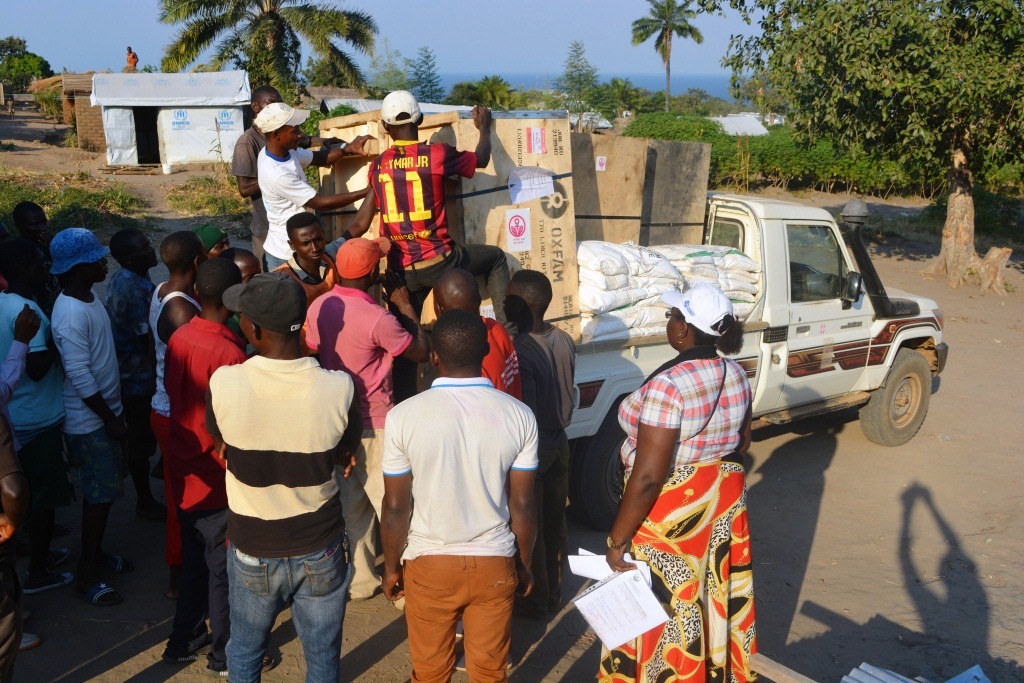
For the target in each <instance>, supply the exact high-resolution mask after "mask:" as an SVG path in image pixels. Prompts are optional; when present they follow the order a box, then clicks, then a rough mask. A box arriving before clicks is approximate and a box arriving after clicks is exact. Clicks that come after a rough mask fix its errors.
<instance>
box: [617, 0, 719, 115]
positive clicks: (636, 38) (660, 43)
mask: <svg viewBox="0 0 1024 683" xmlns="http://www.w3.org/2000/svg"><path fill="white" fill-rule="evenodd" d="M647 4H648V5H650V7H651V9H650V11H649V12H648V13H647V16H646V17H640V18H639V19H637V20H636V21H634V22H633V45H640V44H641V43H646V42H647V41H648V40H650V39H651V38H652V37H653V38H654V49H655V50H657V51H658V54H659V55H661V61H662V62H664V63H665V111H668V103H669V97H670V95H669V92H670V89H671V85H670V80H671V75H672V64H671V62H672V35H673V34H675V35H677V36H679V37H680V38H690V39H692V40H693V42H695V43H697V44H698V45H700V44H701V43H703V42H704V36H703V35H701V32H700V31H699V30H698V29H697V27H696V26H694V25H693V24H691V23H690V22H691V21H693V20H694V19H695V18H696V17H697V12H696V11H694V10H692V9H690V0H683V2H682V3H678V4H677V3H676V0H647Z"/></svg>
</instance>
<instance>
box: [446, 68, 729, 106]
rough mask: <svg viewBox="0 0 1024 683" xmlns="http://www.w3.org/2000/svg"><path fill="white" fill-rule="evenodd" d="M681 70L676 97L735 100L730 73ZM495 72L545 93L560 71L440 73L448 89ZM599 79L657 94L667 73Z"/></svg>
mask: <svg viewBox="0 0 1024 683" xmlns="http://www.w3.org/2000/svg"><path fill="white" fill-rule="evenodd" d="M677 68H678V67H677ZM680 71H681V70H679V71H677V70H676V69H673V72H672V94H673V95H679V94H681V93H684V92H686V91H687V90H689V89H690V88H699V89H701V90H704V91H706V92H707V93H708V94H710V95H713V96H715V97H721V98H722V99H724V100H728V101H730V102H731V101H732V97H731V96H730V95H729V74H728V73H727V72H719V73H713V74H688V73H685V72H682V73H680ZM495 73H497V75H499V76H501V77H502V78H504V79H505V80H506V81H508V82H509V83H511V84H512V87H514V88H516V89H524V90H530V89H533V88H537V89H539V90H546V89H550V88H552V87H554V86H553V85H552V82H553V81H554V80H555V79H556V78H558V76H559V75H560V73H561V72H558V71H553V72H550V73H541V72H508V73H500V72H493V71H491V72H486V73H484V72H472V71H463V72H450V73H442V74H441V83H442V85H443V86H444V89H445V90H448V89H450V88H451V87H452V85H454V84H455V83H458V82H459V81H478V80H480V79H481V78H483V77H484V76H492V75H494V74H495ZM599 78H600V79H601V82H606V81H608V80H610V79H612V78H623V79H625V78H628V79H629V80H630V81H632V83H633V85H634V86H636V87H638V88H645V89H647V90H650V91H651V92H657V91H659V90H664V89H665V74H664V73H660V74H658V73H644V74H626V73H601V74H600V75H599Z"/></svg>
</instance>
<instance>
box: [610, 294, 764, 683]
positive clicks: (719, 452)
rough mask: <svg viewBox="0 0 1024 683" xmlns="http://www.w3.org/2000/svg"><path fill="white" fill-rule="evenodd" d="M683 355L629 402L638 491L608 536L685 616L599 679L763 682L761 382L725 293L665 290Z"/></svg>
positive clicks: (618, 654)
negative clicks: (757, 429)
mask: <svg viewBox="0 0 1024 683" xmlns="http://www.w3.org/2000/svg"><path fill="white" fill-rule="evenodd" d="M663 301H664V302H665V303H666V304H667V305H668V306H670V310H669V312H668V313H667V314H666V317H667V318H668V325H667V328H666V332H667V334H668V340H669V343H670V344H671V345H672V348H674V349H675V350H676V351H678V352H679V355H678V356H677V357H676V358H675V359H673V360H672V361H670V362H669V363H666V364H665V365H664V366H662V367H661V368H659V369H658V370H657V371H656V372H655V373H654V374H653V375H652V376H651V377H650V378H648V380H647V382H645V383H644V385H643V386H642V387H640V388H639V389H637V390H636V391H634V392H633V393H632V394H630V395H629V396H627V397H626V398H625V400H623V402H622V405H621V406H620V408H619V424H620V425H622V428H623V430H624V431H625V432H626V442H625V444H623V446H622V461H623V463H624V464H625V466H626V482H627V483H626V487H625V491H624V492H623V496H622V503H621V504H620V505H619V513H618V515H617V516H616V518H615V523H614V524H613V525H612V529H611V535H610V536H609V537H608V548H609V550H608V554H607V559H608V564H609V565H610V566H611V567H612V568H613V569H615V570H616V571H628V570H630V569H634V565H633V564H631V563H629V562H625V561H624V560H623V554H624V553H625V551H626V550H627V549H629V550H631V552H632V553H633V557H634V558H635V559H637V560H640V561H644V562H647V563H648V564H649V565H650V566H651V570H652V578H653V579H654V592H655V594H656V595H658V597H659V598H660V599H661V600H662V601H663V602H664V603H666V604H667V605H669V606H670V607H671V610H670V612H671V614H672V615H673V617H674V618H672V619H669V621H668V622H667V623H665V624H663V625H661V626H658V627H657V628H654V629H652V630H651V631H648V632H647V633H645V634H643V635H642V636H640V637H639V638H637V639H636V640H634V641H631V642H629V643H626V644H625V645H622V646H621V647H618V648H616V649H615V650H614V651H608V650H607V649H605V650H603V652H602V658H601V669H600V674H599V680H601V681H607V682H614V683H627V682H629V683H633V682H637V683H642V682H645V681H655V680H683V681H690V680H692V681H702V682H703V681H705V680H717V681H723V683H725V682H732V681H738V682H740V683H743V682H745V681H748V680H750V679H751V678H752V677H753V673H752V672H751V670H750V665H749V659H750V655H751V654H753V653H754V652H755V651H756V647H755V637H754V593H753V580H752V575H751V567H752V563H751V556H750V534H749V530H748V528H747V511H746V488H745V485H744V473H743V465H742V464H741V462H740V454H741V453H743V452H744V451H746V450H747V447H748V446H749V445H750V399H751V391H750V385H749V384H748V383H747V377H746V373H745V372H744V371H743V369H742V368H741V367H740V365H739V364H738V363H736V362H735V361H733V360H731V359H728V358H721V357H720V356H719V355H718V354H719V352H721V353H723V354H735V353H737V352H739V350H740V348H741V347H742V345H743V325H742V323H740V322H739V321H738V320H737V319H736V317H735V316H734V315H733V311H732V303H731V302H730V301H729V299H728V298H726V296H725V295H724V294H722V292H721V291H720V290H718V289H717V288H715V287H713V286H710V285H698V286H696V287H693V288H692V289H690V290H688V291H686V292H685V293H679V292H670V293H668V294H665V295H663Z"/></svg>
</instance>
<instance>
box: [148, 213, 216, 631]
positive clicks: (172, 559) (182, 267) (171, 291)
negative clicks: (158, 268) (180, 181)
mask: <svg viewBox="0 0 1024 683" xmlns="http://www.w3.org/2000/svg"><path fill="white" fill-rule="evenodd" d="M160 260H161V261H163V262H164V265H166V266H167V270H168V272H169V277H168V279H167V282H164V283H161V284H160V285H158V286H157V288H156V289H155V290H154V291H153V299H152V301H151V302H150V305H149V329H150V331H151V332H152V334H153V348H154V349H155V351H156V393H155V394H153V412H152V414H151V416H150V425H151V426H152V427H153V434H155V435H156V440H157V443H158V444H160V459H161V461H162V462H164V453H166V452H167V442H168V438H169V435H170V427H171V423H170V419H171V418H170V414H171V404H170V401H169V400H168V398H167V391H166V390H165V389H164V355H165V354H166V353H167V341H168V340H169V339H170V338H171V335H172V334H173V333H174V331H175V330H177V329H178V328H179V327H181V326H182V325H184V324H186V323H187V322H188V321H189V320H191V319H192V318H194V317H195V316H196V315H197V314H198V313H199V308H200V307H199V302H198V301H197V300H196V291H195V290H196V270H197V269H198V268H199V264H200V263H202V262H203V261H205V260H206V249H205V248H204V247H203V241H202V240H201V239H199V237H198V236H197V235H196V234H195V233H193V232H192V231H191V230H181V231H179V232H173V233H171V234H170V235H168V236H167V237H165V238H164V241H163V242H161V243H160ZM164 497H165V499H166V500H168V501H171V500H174V496H173V492H172V491H171V490H170V480H169V478H168V477H167V476H166V472H165V473H164ZM166 561H167V564H168V566H169V567H170V580H169V584H170V585H169V587H168V592H167V597H169V598H171V597H176V594H177V591H178V587H177V584H178V572H179V571H180V570H181V527H180V525H179V524H178V516H177V511H176V510H175V509H174V506H173V505H168V506H167V543H166ZM203 644H205V643H203ZM201 646H202V644H199V645H198V646H197V647H196V649H198V648H199V647H201Z"/></svg>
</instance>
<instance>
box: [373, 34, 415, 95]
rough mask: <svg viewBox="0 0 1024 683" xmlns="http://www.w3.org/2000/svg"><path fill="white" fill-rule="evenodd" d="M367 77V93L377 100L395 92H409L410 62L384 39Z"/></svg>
mask: <svg viewBox="0 0 1024 683" xmlns="http://www.w3.org/2000/svg"><path fill="white" fill-rule="evenodd" d="M367 76H368V77H367V83H366V85H367V91H368V92H369V94H370V96H372V97H375V98H377V99H380V98H383V97H384V96H385V95H387V94H388V93H389V92H392V91H395V90H408V89H409V60H408V59H406V58H405V57H403V56H402V53H401V52H399V51H398V50H395V49H394V48H392V47H391V43H390V42H389V41H388V39H387V38H384V39H383V40H381V41H380V45H378V46H377V48H376V49H375V50H374V51H373V58H372V59H371V60H370V68H369V69H368V74H367Z"/></svg>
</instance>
